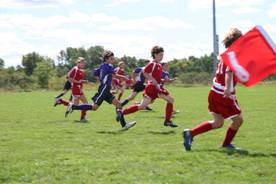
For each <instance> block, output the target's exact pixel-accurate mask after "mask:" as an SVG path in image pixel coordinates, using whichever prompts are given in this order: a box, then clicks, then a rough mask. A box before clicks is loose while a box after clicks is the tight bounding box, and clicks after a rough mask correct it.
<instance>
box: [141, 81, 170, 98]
mask: <svg viewBox="0 0 276 184" xmlns="http://www.w3.org/2000/svg"><path fill="white" fill-rule="evenodd" d="M160 88H161V90H160V91H159V90H158V89H157V88H156V87H155V86H154V85H153V84H148V85H147V86H146V88H145V90H144V96H148V97H150V98H151V100H155V99H156V98H158V94H163V95H169V94H170V93H169V92H168V91H167V90H166V89H165V88H163V87H160Z"/></svg>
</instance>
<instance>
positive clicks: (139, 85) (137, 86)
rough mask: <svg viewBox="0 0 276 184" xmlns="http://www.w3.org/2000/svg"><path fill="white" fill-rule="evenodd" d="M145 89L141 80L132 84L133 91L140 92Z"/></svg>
mask: <svg viewBox="0 0 276 184" xmlns="http://www.w3.org/2000/svg"><path fill="white" fill-rule="evenodd" d="M144 89H145V85H144V83H143V82H136V83H135V84H134V85H133V91H134V92H137V93H139V92H141V91H143V90H144Z"/></svg>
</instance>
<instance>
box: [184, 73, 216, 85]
mask: <svg viewBox="0 0 276 184" xmlns="http://www.w3.org/2000/svg"><path fill="white" fill-rule="evenodd" d="M179 78H180V80H181V82H182V83H184V84H210V83H211V82H212V74H211V73H207V72H189V73H183V74H181V75H180V77H179Z"/></svg>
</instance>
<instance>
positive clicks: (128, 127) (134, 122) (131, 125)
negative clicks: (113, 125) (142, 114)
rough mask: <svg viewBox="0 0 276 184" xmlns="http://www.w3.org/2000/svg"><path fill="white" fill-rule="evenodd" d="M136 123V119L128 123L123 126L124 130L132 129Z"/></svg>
mask: <svg viewBox="0 0 276 184" xmlns="http://www.w3.org/2000/svg"><path fill="white" fill-rule="evenodd" d="M135 125H136V121H132V122H129V123H126V125H125V126H124V127H123V128H122V130H123V131H126V130H128V129H130V128H131V127H133V126H135Z"/></svg>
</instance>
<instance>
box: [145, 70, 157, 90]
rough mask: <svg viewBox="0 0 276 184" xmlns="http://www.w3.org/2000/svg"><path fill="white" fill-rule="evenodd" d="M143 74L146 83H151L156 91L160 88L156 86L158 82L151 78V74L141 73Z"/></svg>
mask: <svg viewBox="0 0 276 184" xmlns="http://www.w3.org/2000/svg"><path fill="white" fill-rule="evenodd" d="M143 74H144V76H145V78H146V79H147V80H148V81H151V82H152V83H153V85H155V87H156V88H157V89H159V88H160V86H159V85H158V82H157V81H156V80H155V79H154V78H153V77H152V75H151V74H149V73H146V72H144V71H143Z"/></svg>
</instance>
